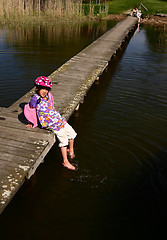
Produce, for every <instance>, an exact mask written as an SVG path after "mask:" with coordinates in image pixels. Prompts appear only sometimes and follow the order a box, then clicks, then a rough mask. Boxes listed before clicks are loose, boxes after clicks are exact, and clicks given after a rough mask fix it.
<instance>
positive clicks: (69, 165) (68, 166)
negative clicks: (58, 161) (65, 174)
mask: <svg viewBox="0 0 167 240" xmlns="http://www.w3.org/2000/svg"><path fill="white" fill-rule="evenodd" d="M62 164H63V166H64V167H66V168H68V169H70V170H75V167H74V166H73V165H72V164H71V163H69V162H68V163H62Z"/></svg>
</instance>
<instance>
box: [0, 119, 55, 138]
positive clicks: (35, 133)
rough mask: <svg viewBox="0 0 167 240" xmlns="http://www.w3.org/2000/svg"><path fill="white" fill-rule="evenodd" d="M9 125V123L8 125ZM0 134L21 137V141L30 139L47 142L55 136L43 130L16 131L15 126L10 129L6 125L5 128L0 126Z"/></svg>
mask: <svg viewBox="0 0 167 240" xmlns="http://www.w3.org/2000/svg"><path fill="white" fill-rule="evenodd" d="M6 125H8V123H6ZM0 132H2V133H6V136H12V135H14V136H16V137H17V136H19V137H20V138H21V139H22V138H25V137H30V138H34V139H41V140H42V139H45V140H46V141H47V140H49V139H50V137H51V136H52V135H53V133H52V132H49V131H46V130H45V131H44V130H42V129H38V128H36V129H28V128H27V129H15V128H14V126H12V127H8V126H5V123H4V125H3V126H1V125H0Z"/></svg>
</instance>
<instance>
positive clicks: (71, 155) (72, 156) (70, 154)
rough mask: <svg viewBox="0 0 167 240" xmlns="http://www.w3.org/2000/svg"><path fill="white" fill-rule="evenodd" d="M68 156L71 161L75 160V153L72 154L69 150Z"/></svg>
mask: <svg viewBox="0 0 167 240" xmlns="http://www.w3.org/2000/svg"><path fill="white" fill-rule="evenodd" d="M67 154H68V156H69V157H70V159H74V158H75V154H74V152H70V151H69V149H67Z"/></svg>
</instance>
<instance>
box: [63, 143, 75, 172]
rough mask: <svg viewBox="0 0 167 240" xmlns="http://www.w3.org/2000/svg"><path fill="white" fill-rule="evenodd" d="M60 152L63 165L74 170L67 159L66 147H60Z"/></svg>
mask: <svg viewBox="0 0 167 240" xmlns="http://www.w3.org/2000/svg"><path fill="white" fill-rule="evenodd" d="M61 154H62V157H63V165H64V167H66V168H68V169H71V170H75V167H74V166H73V165H72V164H71V163H70V162H69V161H68V158H67V147H61Z"/></svg>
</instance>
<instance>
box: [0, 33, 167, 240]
mask: <svg viewBox="0 0 167 240" xmlns="http://www.w3.org/2000/svg"><path fill="white" fill-rule="evenodd" d="M155 31H156V30H155V29H154V28H152V31H151V30H150V32H149V33H148V32H147V29H144V28H141V29H140V31H139V32H138V34H136V35H135V36H134V37H133V38H132V39H131V41H130V43H129V45H128V46H127V48H126V49H125V51H122V52H119V53H118V56H117V58H115V59H113V60H112V62H111V63H110V65H109V67H108V69H107V71H106V72H104V74H103V75H102V76H101V78H100V81H99V82H96V83H95V84H94V85H93V87H92V88H91V89H90V91H89V92H88V94H87V96H86V98H85V102H84V104H83V105H81V107H80V109H79V111H78V112H76V113H75V114H73V116H72V117H71V118H70V124H71V125H72V126H73V127H74V129H75V130H76V131H77V132H78V136H77V139H76V144H75V153H76V159H75V160H74V164H75V165H76V166H77V168H78V169H77V171H74V172H73V171H69V170H67V169H65V168H63V167H62V165H61V156H60V152H59V149H58V147H57V144H56V145H55V146H54V147H53V148H52V150H51V151H50V152H49V153H48V155H47V157H46V158H45V162H44V163H43V164H41V165H40V167H39V168H38V170H37V172H36V173H35V175H34V176H33V177H32V178H31V179H30V181H27V182H26V183H25V184H24V185H23V187H22V188H21V189H20V191H19V192H18V194H17V195H16V196H15V197H14V199H13V200H12V202H11V203H10V204H9V206H8V207H7V208H6V209H5V211H4V212H3V214H2V215H1V217H0V224H1V228H2V230H1V236H3V238H5V237H6V239H9V238H12V237H16V236H17V239H22V238H24V239H25V240H26V239H60V240H61V239H62V240H64V239H67V238H68V239H80V240H82V239H89V240H97V239H107V240H108V239H114V240H120V239H124V238H128V239H133V240H134V239H135V240H140V239H142V240H143V239H147V240H148V239H157V240H160V239H163V236H164V235H163V234H164V232H165V231H164V230H165V223H166V216H167V207H166V200H167V197H166V192H167V162H166V159H167V144H166V139H167V130H166V129H167V122H166V119H167V111H166V109H167V108H166V105H167V96H166V90H167V84H166V74H167V70H166V68H163V67H164V66H165V63H166V60H167V56H166V52H165V51H166V49H164V51H161V50H160V48H159V46H158V47H157V44H156V43H155V42H154V41H152V42H150V40H148V37H147V34H151V35H152V36H153V35H154V34H155ZM150 39H151V36H150ZM154 40H155V39H154ZM151 44H152V46H151V47H150V45H151ZM134 56H135V57H134ZM157 56H158V57H159V58H160V59H161V61H157ZM157 64H158V65H157ZM162 69H163V70H162ZM152 73H153V74H152ZM9 229H10V231H9Z"/></svg>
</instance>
